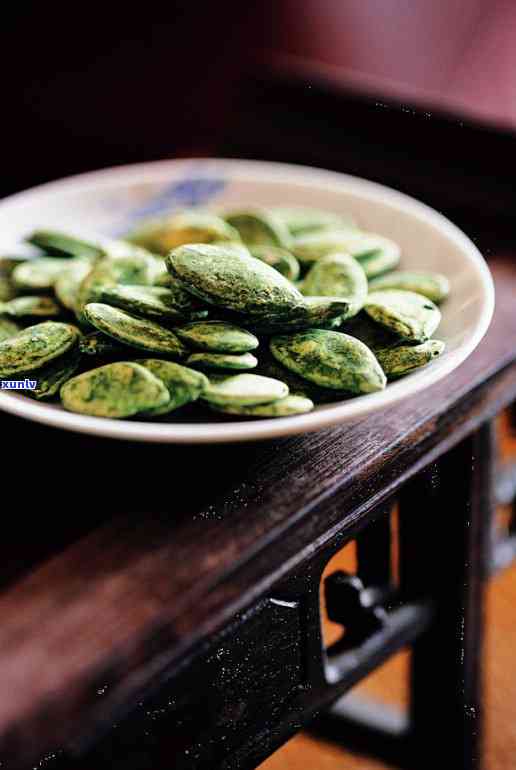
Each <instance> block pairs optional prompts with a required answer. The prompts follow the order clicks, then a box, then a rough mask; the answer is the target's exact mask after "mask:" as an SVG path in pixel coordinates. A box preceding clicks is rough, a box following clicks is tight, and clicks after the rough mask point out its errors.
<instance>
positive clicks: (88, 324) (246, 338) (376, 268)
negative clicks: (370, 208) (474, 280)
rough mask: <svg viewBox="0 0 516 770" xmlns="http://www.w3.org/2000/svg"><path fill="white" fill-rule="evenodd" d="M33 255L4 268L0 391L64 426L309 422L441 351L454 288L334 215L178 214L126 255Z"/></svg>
mask: <svg viewBox="0 0 516 770" xmlns="http://www.w3.org/2000/svg"><path fill="white" fill-rule="evenodd" d="M27 241H28V242H29V243H30V244H32V245H33V246H34V247H37V249H38V250H39V255H38V256H35V257H34V258H30V259H26V258H19V257H7V256H6V257H0V379H2V380H18V381H19V380H22V379H24V378H29V379H31V380H32V381H33V382H34V381H36V387H35V389H34V390H30V391H25V393H26V395H29V396H31V397H33V398H36V399H48V400H50V399H54V400H57V399H61V402H62V404H63V406H64V407H65V409H68V410H70V411H72V412H78V413H80V414H87V415H94V416H97V417H113V418H123V417H133V416H136V415H137V416H138V417H139V418H141V419H145V420H147V419H161V420H163V419H165V420H166V419H170V418H169V417H168V415H170V414H171V413H172V412H175V411H176V410H178V409H180V408H182V407H185V406H186V405H188V404H191V403H192V402H197V404H196V408H198V409H199V410H200V407H201V406H202V407H204V408H205V409H206V408H207V409H210V410H212V411H214V412H218V413H221V414H223V415H234V416H237V417H240V418H241V417H282V416H286V415H295V414H302V413H304V412H309V411H310V410H311V409H313V408H314V404H317V403H323V404H324V403H329V402H332V401H339V400H342V399H345V398H349V397H352V396H357V395H361V394H366V393H374V392H376V391H379V390H382V389H383V388H385V387H386V384H387V382H388V381H390V380H394V379H396V378H398V377H402V376H403V375H405V374H408V373H409V372H412V371H414V370H415V369H417V368H418V367H421V366H425V365H426V364H428V363H430V361H432V360H433V359H434V358H436V357H437V356H439V355H440V354H441V353H442V352H443V350H444V343H443V342H441V341H439V340H436V339H433V335H434V333H435V331H436V330H437V327H438V325H439V322H440V320H441V313H440V310H439V308H438V305H439V304H440V303H441V302H442V301H443V300H444V299H445V298H446V296H447V295H448V292H449V284H448V280H447V278H446V277H445V276H443V275H441V274H438V273H435V272H431V271H421V272H419V271H406V270H402V269H399V262H400V249H399V247H398V245H397V244H396V243H394V242H393V241H391V240H389V239H388V238H385V237H383V236H381V235H376V234H373V233H369V232H365V231H363V230H360V229H359V228H358V227H357V226H356V225H355V223H354V222H353V221H352V220H351V219H350V218H349V217H346V216H343V215H339V214H336V213H332V212H327V211H319V210H316V209H308V208H301V207H297V208H288V207H276V208H270V209H262V208H247V209H242V210H239V211H228V212H225V213H223V214H215V213H212V212H210V211H205V210H200V209H186V210H182V211H179V212H177V211H176V212H174V213H172V214H171V215H169V216H167V217H164V218H162V219H160V220H153V221H149V222H145V223H144V224H143V225H142V226H140V227H139V228H138V229H137V230H135V231H134V232H131V233H129V234H128V235H127V237H126V238H125V239H120V240H109V239H99V240H98V241H95V242H89V241H84V240H81V239H79V238H76V237H74V236H71V235H68V234H66V233H61V232H55V231H42V230H38V231H36V232H34V233H32V234H31V235H30V236H29V237H28V238H27ZM190 408H191V407H190Z"/></svg>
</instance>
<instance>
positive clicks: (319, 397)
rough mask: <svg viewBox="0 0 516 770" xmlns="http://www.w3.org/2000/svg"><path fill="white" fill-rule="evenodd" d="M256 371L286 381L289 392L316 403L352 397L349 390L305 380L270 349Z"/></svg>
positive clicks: (326, 402)
mask: <svg viewBox="0 0 516 770" xmlns="http://www.w3.org/2000/svg"><path fill="white" fill-rule="evenodd" d="M256 373H257V374H263V375H265V376H266V377H273V378H274V379H276V380H280V381H281V382H284V383H285V384H286V385H288V389H289V393H291V394H292V395H293V396H303V397H304V398H309V399H310V400H311V401H313V402H314V403H315V404H328V403H332V402H334V401H340V400H342V399H347V398H349V397H350V395H349V393H348V392H347V391H344V390H342V391H339V390H330V389H329V388H321V387H320V386H319V385H316V384H315V383H314V382H309V381H308V380H305V378H304V377H300V376H299V375H298V374H295V373H294V372H293V371H291V370H290V369H287V368H286V367H285V366H283V365H282V364H280V362H279V361H277V360H276V359H275V358H274V357H273V356H272V355H270V353H269V352H268V351H267V352H266V353H265V354H264V355H262V356H260V362H259V364H258V369H257V372H256Z"/></svg>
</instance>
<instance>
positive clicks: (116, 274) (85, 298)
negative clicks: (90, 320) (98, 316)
mask: <svg viewBox="0 0 516 770" xmlns="http://www.w3.org/2000/svg"><path fill="white" fill-rule="evenodd" d="M126 245H127V247H128V248H133V249H136V248H137V247H135V246H132V245H131V244H126ZM162 267H163V265H162V260H158V259H156V258H155V257H153V256H152V255H151V254H147V253H146V252H143V251H142V253H141V254H132V255H128V256H123V255H121V256H109V257H105V258H104V259H101V260H99V261H98V262H96V263H95V265H94V266H93V267H92V269H91V270H90V272H89V273H88V274H87V275H86V277H85V278H84V279H83V281H82V282H81V284H80V286H79V289H78V292H77V297H76V312H77V316H78V318H79V319H80V320H84V313H83V311H84V307H85V306H86V305H87V304H88V303H89V302H97V301H98V298H99V292H100V291H101V290H102V289H104V288H106V287H108V286H111V287H112V286H116V285H117V284H130V285H137V286H152V285H153V284H154V281H155V280H156V276H157V275H158V274H160V270H161V269H162Z"/></svg>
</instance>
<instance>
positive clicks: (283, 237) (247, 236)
mask: <svg viewBox="0 0 516 770" xmlns="http://www.w3.org/2000/svg"><path fill="white" fill-rule="evenodd" d="M224 218H225V220H226V222H228V224H230V225H231V226H232V227H234V228H235V229H236V230H238V232H239V234H240V237H241V238H242V240H243V241H244V243H246V244H254V245H263V246H280V247H281V248H283V249H288V248H289V247H290V245H291V243H292V237H291V235H290V232H289V229H288V227H287V225H286V224H285V222H284V221H283V219H282V218H281V217H278V216H276V214H274V213H273V212H272V211H268V210H266V209H260V208H250V209H243V210H240V211H231V212H228V213H227V214H226V215H225V217H224Z"/></svg>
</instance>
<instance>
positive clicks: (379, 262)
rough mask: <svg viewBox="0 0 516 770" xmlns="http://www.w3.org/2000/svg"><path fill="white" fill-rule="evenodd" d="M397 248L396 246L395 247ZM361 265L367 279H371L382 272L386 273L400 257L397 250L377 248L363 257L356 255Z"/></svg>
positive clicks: (394, 265) (396, 263) (395, 264)
mask: <svg viewBox="0 0 516 770" xmlns="http://www.w3.org/2000/svg"><path fill="white" fill-rule="evenodd" d="M396 249H397V247H396ZM357 260H358V261H359V262H360V264H361V265H362V268H363V270H364V273H365V274H366V276H367V278H368V280H372V279H374V278H376V277H377V276H379V275H382V274H383V273H387V272H389V271H390V270H393V269H394V268H395V267H397V266H398V264H399V261H400V257H399V253H398V251H397V250H389V249H388V248H386V249H384V250H379V251H377V252H374V253H373V254H367V255H366V256H365V257H357Z"/></svg>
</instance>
